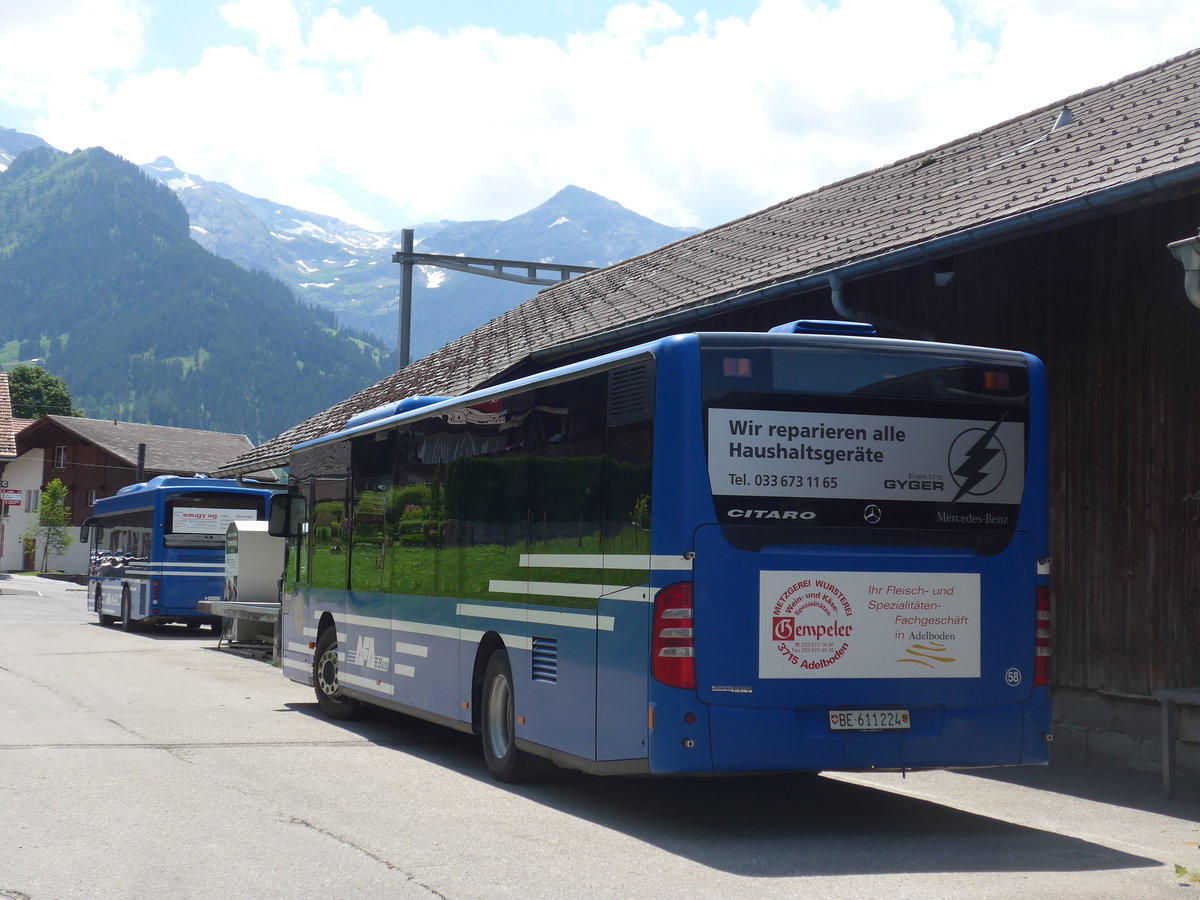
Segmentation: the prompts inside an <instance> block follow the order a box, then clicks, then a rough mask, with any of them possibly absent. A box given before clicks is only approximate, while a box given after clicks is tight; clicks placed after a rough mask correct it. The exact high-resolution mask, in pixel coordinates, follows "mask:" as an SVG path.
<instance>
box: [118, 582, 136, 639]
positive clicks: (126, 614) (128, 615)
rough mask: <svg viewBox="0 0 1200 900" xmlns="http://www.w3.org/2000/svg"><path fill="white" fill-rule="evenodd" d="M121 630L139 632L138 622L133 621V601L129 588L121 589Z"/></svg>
mask: <svg viewBox="0 0 1200 900" xmlns="http://www.w3.org/2000/svg"><path fill="white" fill-rule="evenodd" d="M121 630H122V631H137V630H138V625H137V622H135V621H133V600H132V599H131V598H130V596H129V587H128V586H125V587H123V588H121Z"/></svg>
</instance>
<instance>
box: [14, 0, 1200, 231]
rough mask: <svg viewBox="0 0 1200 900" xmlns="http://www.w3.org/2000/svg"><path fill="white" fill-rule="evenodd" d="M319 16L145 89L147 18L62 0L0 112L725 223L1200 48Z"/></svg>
mask: <svg viewBox="0 0 1200 900" xmlns="http://www.w3.org/2000/svg"><path fill="white" fill-rule="evenodd" d="M9 2H10V0H0V3H2V4H5V5H7V4H8V3H9ZM318 6H319V4H315V3H313V2H312V0H303V2H301V0H233V2H228V3H225V4H224V5H223V6H221V7H220V11H221V14H222V16H223V18H224V21H225V22H226V23H227V24H228V25H229V26H230V27H231V28H233V29H234V35H235V36H236V38H237V39H238V40H243V41H244V46H234V45H233V44H234V39H233V38H231V39H230V45H229V46H218V47H211V48H209V49H208V50H207V51H206V52H204V53H203V54H202V55H201V56H200V58H199V61H198V62H197V63H196V64H195V65H194V66H192V67H190V68H186V69H168V68H163V69H157V70H153V71H144V70H142V71H135V67H136V66H137V65H138V64H139V61H140V60H141V59H142V57H143V54H144V50H145V48H144V47H143V46H142V41H143V40H144V38H143V31H142V28H141V19H140V18H139V12H138V11H139V7H138V6H137V5H136V4H135V3H134V2H133V0H75V2H68V0H43V2H42V3H41V4H40V5H39V9H42V8H45V9H46V10H48V11H46V12H44V13H42V12H39V13H38V15H37V16H35V17H34V16H27V17H26V19H27V20H28V21H22V20H21V19H20V18H16V19H14V20H12V21H9V22H6V23H5V27H4V28H3V29H2V30H0V100H7V101H8V102H9V103H12V104H15V105H19V106H25V107H28V108H32V109H35V110H37V112H38V114H39V115H38V118H37V120H36V121H37V131H38V133H39V134H40V135H41V136H42V137H44V138H46V139H47V140H48V141H50V142H51V143H53V144H55V145H57V146H60V147H63V148H65V149H71V148H73V147H75V146H90V145H93V144H102V145H104V146H106V147H108V148H109V149H111V150H113V151H115V152H118V153H121V154H122V155H124V156H126V157H128V158H130V159H133V160H135V161H138V162H144V161H147V160H149V159H153V158H154V157H156V156H158V155H159V154H167V155H170V156H172V157H173V158H174V159H175V161H176V163H177V164H178V165H179V166H180V167H181V168H183V169H185V170H188V171H192V172H196V173H198V174H200V175H202V176H203V177H205V178H207V179H209V180H214V181H225V182H228V183H230V184H232V185H233V186H234V187H236V188H238V189H239V190H243V191H246V192H249V193H252V194H256V195H259V196H265V197H269V198H271V199H274V200H277V201H279V202H282V203H287V204H289V205H292V206H297V207H300V208H304V209H311V210H314V211H318V212H322V213H326V214H330V215H336V216H339V217H341V218H343V219H346V220H348V221H351V222H354V223H356V224H362V225H366V226H379V225H381V224H382V225H387V226H388V227H400V226H401V225H404V224H409V223H412V222H415V221H421V220H425V219H432V218H468V219H476V218H501V217H508V216H511V215H515V214H517V213H519V212H521V211H523V210H525V209H528V208H530V207H531V206H533V205H534V204H536V203H538V202H540V201H541V200H543V199H545V198H546V197H547V196H549V194H550V193H552V192H553V191H555V190H557V189H558V188H560V187H562V186H564V185H565V184H569V183H572V184H577V185H580V186H582V187H586V188H589V189H591V190H594V191H597V192H599V193H601V194H604V195H605V196H608V197H611V198H612V199H614V200H617V201H618V202H621V203H623V204H625V205H626V206H629V207H631V208H633V209H635V210H637V211H639V212H642V213H644V214H646V215H650V216H653V217H654V218H656V219H659V220H660V221H664V222H669V223H672V224H701V225H708V224H715V223H717V222H720V221H723V220H725V219H728V218H731V217H733V216H736V215H741V214H744V213H747V212H751V211H753V210H755V209H759V208H761V207H763V206H765V205H768V204H770V203H773V202H776V201H778V200H781V199H784V198H786V197H789V196H792V195H794V194H797V193H800V192H802V191H805V190H810V189H812V188H815V187H817V186H820V185H822V184H825V183H828V182H829V181H832V180H834V179H837V178H840V177H844V176H847V175H851V174H854V173H856V172H860V171H863V170H864V169H868V168H872V167H875V166H878V165H882V164H886V163H888V162H891V161H893V160H895V159H897V158H900V157H902V156H906V155H908V154H911V153H915V152H919V151H921V150H923V149H926V148H928V147H931V146H934V145H936V144H939V143H942V142H944V141H946V140H950V139H953V138H955V137H957V136H960V135H964V134H968V133H970V132H972V131H975V130H978V129H979V128H983V127H986V126H988V125H990V124H992V123H994V122H997V121H1000V120H1002V119H1004V118H1007V117H1010V116H1012V115H1016V114H1020V113H1022V112H1025V111H1028V110H1029V109H1032V108H1034V107H1037V106H1040V105H1043V104H1048V103H1051V102H1053V101H1055V100H1057V99H1059V98H1061V97H1063V96H1066V95H1068V94H1070V93H1073V92H1075V91H1078V90H1082V89H1085V88H1088V87H1090V86H1094V85H1097V84H1100V83H1103V82H1106V81H1109V80H1111V79H1113V78H1116V77H1119V76H1121V75H1124V74H1126V73H1128V72H1130V71H1134V70H1136V69H1138V68H1141V67H1144V66H1146V65H1150V64H1153V63H1154V62H1157V61H1160V60H1163V59H1166V58H1167V57H1169V56H1172V55H1174V54H1176V53H1179V52H1181V51H1183V50H1185V49H1187V47H1188V44H1189V43H1191V42H1192V39H1190V37H1189V36H1190V34H1191V30H1192V24H1191V22H1190V17H1188V16H1187V11H1186V9H1185V10H1183V11H1182V12H1181V11H1178V10H1177V7H1182V6H1183V5H1182V4H1176V3H1169V2H1165V0H1143V2H1141V3H1139V4H1138V5H1137V7H1136V9H1134V8H1132V7H1131V6H1130V5H1129V4H1127V3H1124V2H1118V0H1089V2H1087V3H1084V2H1083V0H1004V2H1000V0H957V2H955V3H953V4H952V5H951V4H950V3H949V2H948V0H942V2H939V0H908V2H905V3H896V2H889V0H843V2H841V4H840V5H834V4H832V3H821V2H817V0H803V2H801V0H761V2H760V3H759V4H758V6H757V7H756V9H755V10H754V12H753V14H751V15H749V16H745V17H742V18H726V19H718V18H715V17H713V16H711V15H708V14H700V15H697V16H695V17H693V18H692V19H690V20H687V19H685V18H683V17H682V16H681V15H679V14H678V13H677V12H676V11H675V10H674V9H673V8H672V6H671V2H670V0H656V2H644V3H621V4H614V5H613V7H612V8H611V9H610V11H609V13H608V16H607V18H606V20H605V23H604V26H603V27H602V28H600V29H599V30H597V31H594V32H590V33H575V34H572V35H571V36H570V37H568V38H566V39H564V40H562V41H554V40H549V39H543V38H535V37H529V36H524V35H509V34H501V33H499V32H498V31H496V30H494V29H490V28H478V27H470V28H461V29H457V30H452V31H449V32H445V33H436V32H434V31H431V30H428V29H424V28H420V27H411V28H408V29H407V30H403V31H398V30H393V29H392V28H390V27H389V25H388V23H387V22H386V21H385V20H384V19H383V18H382V17H381V16H380V15H378V14H377V13H375V12H374V11H372V10H371V8H370V7H362V8H361V9H360V10H359V11H358V12H356V13H354V14H353V15H348V14H346V13H344V12H342V11H341V9H340V8H339V7H338V6H337V5H336V4H334V3H330V4H328V6H326V7H320V8H319V9H318V12H317V14H316V15H315V16H310V15H309V10H310V9H312V8H314V7H318ZM956 16H957V18H956ZM67 22H70V23H71V27H69V28H66V27H64V23H67ZM81 23H82V24H81ZM72 35H80V37H79V38H78V39H76V38H73V37H72ZM39 42H40V44H41V46H43V47H47V46H53V48H54V49H53V51H52V52H49V53H42V54H39V53H37V52H33V51H32V50H31V49H30V48H31V47H33V46H35V45H37V44H38V43H39ZM368 210H370V211H371V212H368ZM379 219H386V221H385V222H380V221H378V220H379Z"/></svg>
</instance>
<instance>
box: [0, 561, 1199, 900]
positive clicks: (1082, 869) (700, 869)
mask: <svg viewBox="0 0 1200 900" xmlns="http://www.w3.org/2000/svg"><path fill="white" fill-rule="evenodd" d="M93 620H94V617H93V616H90V615H89V614H87V613H86V612H85V611H84V595H83V592H82V590H81V589H79V588H74V587H71V586H65V585H62V584H59V583H57V582H48V581H46V580H43V579H31V578H24V577H21V576H13V577H8V576H0V898H30V900H66V898H76V897H80V898H83V897H86V898H107V897H113V898H119V897H136V898H151V897H152V898H193V897H194V898H202V897H243V896H244V897H254V898H256V900H260V898H261V900H266V898H275V897H279V898H285V897H286V898H290V900H294V898H299V897H312V896H325V897H331V898H358V897H373V898H379V897H388V898H393V897H394V898H409V897H412V898H439V897H444V898H454V900H457V898H474V897H479V898H493V897H522V898H525V897H533V898H539V897H553V898H558V897H563V898H576V897H654V898H671V897H689V898H693V897H696V898H704V897H721V898H727V897H738V898H740V897H772V898H778V897H806V898H807V897H818V898H825V897H828V898H842V897H845V898H862V897H896V898H907V897H914V898H915V897H919V898H922V900H927V898H938V897H979V898H991V897H997V898H1014V897H1022V898H1023V897H1028V896H1032V895H1035V894H1041V895H1043V896H1048V897H1055V898H1059V897H1106V898H1108V897H1128V898H1144V897H1155V896H1174V897H1179V896H1181V893H1180V892H1181V891H1185V892H1186V893H1184V894H1183V896H1188V895H1190V893H1191V892H1195V891H1200V885H1197V886H1195V887H1191V888H1181V887H1180V883H1179V881H1178V880H1177V878H1176V875H1175V871H1174V865H1175V864H1181V865H1184V866H1188V867H1191V868H1194V869H1195V870H1197V871H1198V872H1200V825H1198V824H1197V823H1198V821H1200V802H1197V801H1200V793H1198V792H1196V791H1195V790H1194V788H1191V787H1189V789H1188V790H1187V791H1185V794H1184V798H1183V799H1181V800H1166V799H1164V798H1163V797H1162V792H1161V787H1160V784H1159V780H1158V778H1157V777H1156V776H1153V775H1148V774H1136V773H1127V772H1121V771H1113V770H1106V769H1096V768H1082V767H1075V768H1070V767H1059V766H1051V767H1049V768H1042V769H1020V770H987V771H980V772H976V773H973V774H965V773H949V772H931V773H919V774H911V775H909V776H908V777H906V778H902V777H901V776H899V775H896V774H875V775H837V776H828V775H827V776H821V777H819V778H804V777H794V778H779V777H772V778H736V779H708V780H701V779H679V780H651V779H603V778H594V777H587V776H580V775H574V774H571V773H563V772H551V773H549V774H548V775H546V776H545V777H544V778H543V779H542V780H540V781H539V782H537V783H534V784H528V785H522V786H516V787H505V786H501V785H497V784H495V783H494V782H492V781H491V780H490V778H489V777H488V775H487V772H486V770H485V768H484V766H483V762H482V759H481V756H480V753H479V750H478V746H477V742H476V741H475V740H474V739H472V738H469V737H468V736H465V735H461V734H458V733H455V732H451V731H447V730H444V729H440V728H437V727H435V726H432V725H428V724H425V723H421V722H417V721H414V720H410V719H406V718H405V717H402V716H397V715H392V714H386V713H385V714H380V715H378V716H376V717H375V718H373V719H371V720H368V721H365V722H360V723H352V724H342V723H333V722H329V721H327V720H325V719H324V718H322V717H321V716H320V715H319V714H318V713H317V710H316V704H315V702H314V699H313V696H312V694H311V692H310V691H309V690H308V689H307V688H304V687H303V686H301V685H297V684H295V683H293V682H290V681H288V680H287V679H285V678H284V677H283V676H282V675H281V674H280V673H279V670H278V669H276V668H274V667H273V666H271V665H270V664H269V663H266V662H264V661H261V660H258V659H254V658H248V657H245V656H240V655H236V654H233V653H229V652H225V651H220V650H217V649H216V641H215V639H214V638H213V637H212V636H211V634H210V633H209V632H208V631H207V629H205V630H201V631H198V632H188V631H186V630H184V629H182V628H179V627H174V626H172V627H163V628H159V629H157V630H154V631H148V632H144V633H134V634H125V633H123V632H121V631H120V630H119V629H116V628H102V627H101V626H99V625H98V624H95V623H94V621H93Z"/></svg>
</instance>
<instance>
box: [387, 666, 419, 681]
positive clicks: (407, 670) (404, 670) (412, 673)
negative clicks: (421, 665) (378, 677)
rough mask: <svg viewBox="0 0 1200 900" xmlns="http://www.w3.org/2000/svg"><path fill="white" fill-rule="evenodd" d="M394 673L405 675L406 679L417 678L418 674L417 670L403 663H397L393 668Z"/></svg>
mask: <svg viewBox="0 0 1200 900" xmlns="http://www.w3.org/2000/svg"><path fill="white" fill-rule="evenodd" d="M392 671H393V672H395V673H396V674H397V675H403V676H404V677H405V678H415V677H416V674H417V670H416V668H414V667H413V666H406V665H403V664H402V663H396V664H395V665H394V666H392Z"/></svg>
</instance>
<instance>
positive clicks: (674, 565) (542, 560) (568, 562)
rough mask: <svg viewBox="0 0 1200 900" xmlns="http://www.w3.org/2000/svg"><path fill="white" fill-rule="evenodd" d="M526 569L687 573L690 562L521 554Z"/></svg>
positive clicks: (664, 558)
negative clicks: (635, 570)
mask: <svg viewBox="0 0 1200 900" xmlns="http://www.w3.org/2000/svg"><path fill="white" fill-rule="evenodd" d="M520 564H521V566H522V567H523V568H527V569H660V570H664V571H671V572H690V571H691V570H692V560H691V559H686V558H684V557H683V556H682V555H681V556H665V555H661V554H660V555H655V556H650V555H646V556H642V555H639V554H629V553H522V554H521V559H520Z"/></svg>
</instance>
